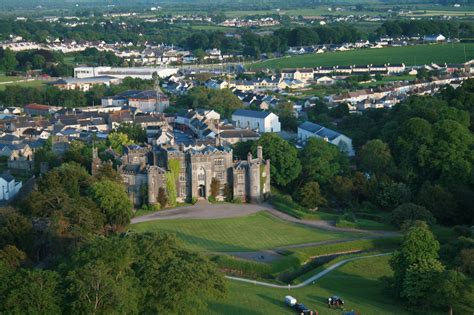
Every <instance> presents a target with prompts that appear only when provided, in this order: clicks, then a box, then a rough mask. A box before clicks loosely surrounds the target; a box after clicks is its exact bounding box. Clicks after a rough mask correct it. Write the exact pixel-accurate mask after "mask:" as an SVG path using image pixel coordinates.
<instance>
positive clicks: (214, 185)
mask: <svg viewBox="0 0 474 315" xmlns="http://www.w3.org/2000/svg"><path fill="white" fill-rule="evenodd" d="M220 189H221V182H220V180H218V179H217V178H215V177H213V178H212V180H211V197H213V198H214V199H215V198H216V197H217V196H219V191H220Z"/></svg>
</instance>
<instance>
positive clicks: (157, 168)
mask: <svg viewBox="0 0 474 315" xmlns="http://www.w3.org/2000/svg"><path fill="white" fill-rule="evenodd" d="M93 163H94V162H93ZM171 165H175V168H176V169H179V171H178V172H177V176H176V177H175V178H176V183H175V185H176V195H177V201H179V202H184V201H186V200H191V199H193V198H195V199H207V198H209V197H210V196H211V194H212V193H211V187H212V183H213V182H214V185H216V187H217V186H218V188H219V189H218V193H217V195H216V199H217V200H224V199H225V198H226V197H233V198H234V199H236V198H238V199H240V200H241V201H243V202H260V201H262V200H263V198H264V197H265V196H266V195H267V194H269V193H270V161H269V160H264V159H263V157H262V148H261V147H258V150H257V157H256V158H253V157H252V155H251V154H250V153H249V155H248V158H247V160H242V161H234V160H233V157H232V148H230V147H227V146H220V145H217V146H209V145H207V146H205V145H202V146H189V147H185V146H182V145H181V146H159V147H155V148H152V147H151V146H148V147H139V146H129V147H127V148H126V149H125V154H124V156H123V157H122V165H121V166H120V167H119V172H120V174H121V175H122V177H123V181H124V184H125V186H126V188H127V192H128V194H129V196H130V200H131V201H133V203H134V204H135V205H137V206H138V205H141V204H142V203H149V204H155V203H158V193H159V189H160V188H162V189H166V173H167V172H169V171H171V168H172V167H171ZM178 165H179V168H178V167H177V166H178ZM93 169H94V164H93ZM229 195H230V196H229ZM145 199H146V200H145Z"/></svg>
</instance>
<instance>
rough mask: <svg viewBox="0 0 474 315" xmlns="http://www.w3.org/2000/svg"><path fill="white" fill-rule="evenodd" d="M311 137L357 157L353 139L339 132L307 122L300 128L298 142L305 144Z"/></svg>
mask: <svg viewBox="0 0 474 315" xmlns="http://www.w3.org/2000/svg"><path fill="white" fill-rule="evenodd" d="M310 137H316V138H320V139H323V140H324V141H326V142H329V143H331V144H334V145H335V146H337V147H338V148H339V150H341V152H344V153H345V154H347V155H348V156H354V155H355V151H354V148H353V147H352V139H350V138H349V137H347V136H345V135H343V134H341V133H339V132H337V131H334V130H331V129H329V128H326V127H323V126H321V125H318V124H315V123H312V122H309V121H306V122H304V123H302V124H300V125H299V126H298V141H299V142H300V143H302V144H304V143H305V142H306V140H307V139H308V138H310Z"/></svg>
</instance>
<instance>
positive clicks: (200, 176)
mask: <svg viewBox="0 0 474 315" xmlns="http://www.w3.org/2000/svg"><path fill="white" fill-rule="evenodd" d="M197 184H198V197H199V198H206V170H205V169H204V168H203V167H201V168H200V169H199V170H198V172H197Z"/></svg>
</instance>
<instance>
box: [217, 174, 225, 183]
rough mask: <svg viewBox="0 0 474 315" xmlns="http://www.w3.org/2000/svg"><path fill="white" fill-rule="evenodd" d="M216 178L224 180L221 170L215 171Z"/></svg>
mask: <svg viewBox="0 0 474 315" xmlns="http://www.w3.org/2000/svg"><path fill="white" fill-rule="evenodd" d="M216 178H217V179H218V180H220V181H221V182H222V181H223V180H224V173H223V172H217V173H216Z"/></svg>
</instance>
